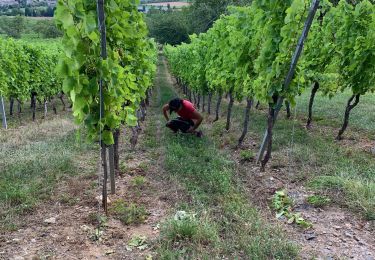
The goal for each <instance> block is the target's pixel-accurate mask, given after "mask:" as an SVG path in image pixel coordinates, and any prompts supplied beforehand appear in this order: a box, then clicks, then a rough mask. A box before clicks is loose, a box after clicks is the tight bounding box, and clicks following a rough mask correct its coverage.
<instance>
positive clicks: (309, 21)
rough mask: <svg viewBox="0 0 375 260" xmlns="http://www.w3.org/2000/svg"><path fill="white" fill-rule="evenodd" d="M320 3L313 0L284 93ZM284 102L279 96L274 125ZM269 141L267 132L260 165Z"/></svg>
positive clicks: (260, 151)
mask: <svg viewBox="0 0 375 260" xmlns="http://www.w3.org/2000/svg"><path fill="white" fill-rule="evenodd" d="M319 2H320V1H319V0H313V2H312V4H311V7H310V11H309V15H308V16H307V19H306V22H305V25H304V28H303V31H302V35H301V37H300V38H299V40H298V44H297V47H296V50H295V52H294V54H293V57H292V62H291V64H290V68H289V72H288V74H287V76H286V79H285V81H284V84H283V90H284V92H285V91H286V90H288V88H289V85H290V83H291V81H292V79H293V76H294V71H295V69H296V66H297V62H298V59H299V57H300V56H301V53H302V49H303V44H304V42H305V40H306V38H307V35H308V33H309V30H310V27H311V24H312V22H313V20H314V17H315V13H316V10H317V9H318V7H319ZM283 102H284V97H281V96H279V97H278V99H277V102H276V106H275V113H274V116H273V122H274V123H275V121H276V118H277V115H278V113H279V111H280V109H281V107H282V105H283ZM269 139H270V138H269V134H268V130H266V131H265V133H264V136H263V141H262V144H261V146H260V149H259V152H258V154H257V160H256V163H259V162H260V161H261V160H262V159H263V156H264V152H265V151H266V148H267V145H268V143H269V142H270V140H269Z"/></svg>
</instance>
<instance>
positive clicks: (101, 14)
mask: <svg viewBox="0 0 375 260" xmlns="http://www.w3.org/2000/svg"><path fill="white" fill-rule="evenodd" d="M97 12H98V24H99V31H100V52H101V57H102V59H103V60H106V59H107V39H106V28H105V15H104V0H98V2H97ZM99 95H100V119H102V118H103V117H104V98H103V79H100V82H99ZM102 131H103V129H100V147H101V157H102V165H103V169H104V176H103V192H102V199H103V208H104V211H105V213H106V215H107V214H108V207H107V178H108V167H107V147H106V145H105V144H104V142H103V138H102Z"/></svg>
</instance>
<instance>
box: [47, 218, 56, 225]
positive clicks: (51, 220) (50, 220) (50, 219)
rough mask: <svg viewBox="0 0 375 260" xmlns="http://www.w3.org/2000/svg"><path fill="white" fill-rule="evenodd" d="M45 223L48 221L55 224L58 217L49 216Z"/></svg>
mask: <svg viewBox="0 0 375 260" xmlns="http://www.w3.org/2000/svg"><path fill="white" fill-rule="evenodd" d="M44 223H47V224H55V223H56V218H54V217H52V218H47V219H45V220H44Z"/></svg>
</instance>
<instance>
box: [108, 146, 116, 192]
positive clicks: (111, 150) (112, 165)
mask: <svg viewBox="0 0 375 260" xmlns="http://www.w3.org/2000/svg"><path fill="white" fill-rule="evenodd" d="M108 156H109V179H110V182H111V194H115V192H116V185H115V150H114V145H111V146H109V148H108Z"/></svg>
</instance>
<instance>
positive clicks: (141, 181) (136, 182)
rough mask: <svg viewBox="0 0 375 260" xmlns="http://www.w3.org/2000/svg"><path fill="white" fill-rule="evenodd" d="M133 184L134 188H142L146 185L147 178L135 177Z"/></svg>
mask: <svg viewBox="0 0 375 260" xmlns="http://www.w3.org/2000/svg"><path fill="white" fill-rule="evenodd" d="M131 183H132V185H133V186H136V187H142V186H143V185H144V184H145V183H146V178H145V177H143V176H135V177H134V178H133V179H132V180H131Z"/></svg>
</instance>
